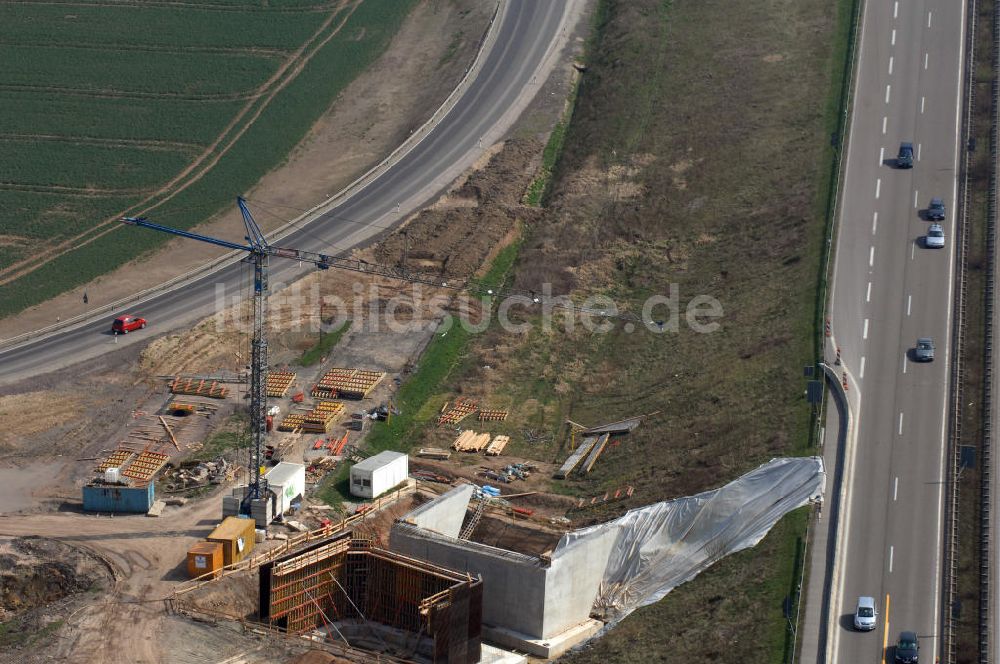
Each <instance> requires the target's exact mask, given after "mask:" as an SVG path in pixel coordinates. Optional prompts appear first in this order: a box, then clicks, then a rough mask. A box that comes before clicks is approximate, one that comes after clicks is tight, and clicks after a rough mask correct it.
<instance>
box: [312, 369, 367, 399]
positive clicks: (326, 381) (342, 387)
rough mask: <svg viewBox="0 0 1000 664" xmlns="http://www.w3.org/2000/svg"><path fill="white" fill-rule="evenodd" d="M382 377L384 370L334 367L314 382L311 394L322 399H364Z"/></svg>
mask: <svg viewBox="0 0 1000 664" xmlns="http://www.w3.org/2000/svg"><path fill="white" fill-rule="evenodd" d="M384 377H385V372H384V371H371V370H369V369H346V368H343V367H334V368H333V369H330V370H329V371H327V372H326V373H325V374H324V375H323V377H322V378H321V379H320V380H319V382H318V383H316V386H315V387H313V389H312V395H313V396H314V397H317V398H322V399H333V398H341V399H364V398H365V397H367V396H368V394H369V393H370V392H371V391H372V390H373V389H375V386H376V385H378V384H379V382H380V381H381V380H382V379H383V378H384Z"/></svg>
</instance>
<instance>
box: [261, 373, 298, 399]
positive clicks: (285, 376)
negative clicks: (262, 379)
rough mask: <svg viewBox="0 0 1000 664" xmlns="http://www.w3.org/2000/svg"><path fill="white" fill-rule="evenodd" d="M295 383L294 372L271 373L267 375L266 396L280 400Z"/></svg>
mask: <svg viewBox="0 0 1000 664" xmlns="http://www.w3.org/2000/svg"><path fill="white" fill-rule="evenodd" d="M294 382H295V372H294V371H271V372H269V373H268V374H267V396H269V397H274V398H281V397H283V396H285V394H287V393H288V388H290V387H291V386H292V383H294Z"/></svg>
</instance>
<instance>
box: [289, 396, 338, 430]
mask: <svg viewBox="0 0 1000 664" xmlns="http://www.w3.org/2000/svg"><path fill="white" fill-rule="evenodd" d="M343 410H344V405H343V404H339V403H337V402H335V401H322V402H320V403H318V404H316V407H315V408H313V409H312V410H310V411H309V412H307V413H289V414H288V415H285V417H284V419H282V420H281V424H279V425H278V431H301V432H303V433H329V432H330V429H332V428H333V425H334V423H335V422H336V420H337V416H338V415H340V413H341V412H343Z"/></svg>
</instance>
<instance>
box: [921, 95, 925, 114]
mask: <svg viewBox="0 0 1000 664" xmlns="http://www.w3.org/2000/svg"><path fill="white" fill-rule="evenodd" d="M924 101H925V99H924V97H921V98H920V112H921V113H923V112H924Z"/></svg>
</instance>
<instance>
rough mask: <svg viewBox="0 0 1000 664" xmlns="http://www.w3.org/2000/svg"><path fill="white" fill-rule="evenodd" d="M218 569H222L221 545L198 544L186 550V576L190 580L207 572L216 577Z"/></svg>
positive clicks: (214, 543)
mask: <svg viewBox="0 0 1000 664" xmlns="http://www.w3.org/2000/svg"><path fill="white" fill-rule="evenodd" d="M220 569H222V544H221V543H219V542H198V543H197V544H195V545H194V546H192V547H191V548H190V549H188V576H190V577H191V578H192V579H193V578H195V577H198V576H201V575H202V574H208V573H209V572H214V573H215V575H218V572H219V570H220ZM215 575H213V576H215Z"/></svg>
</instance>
